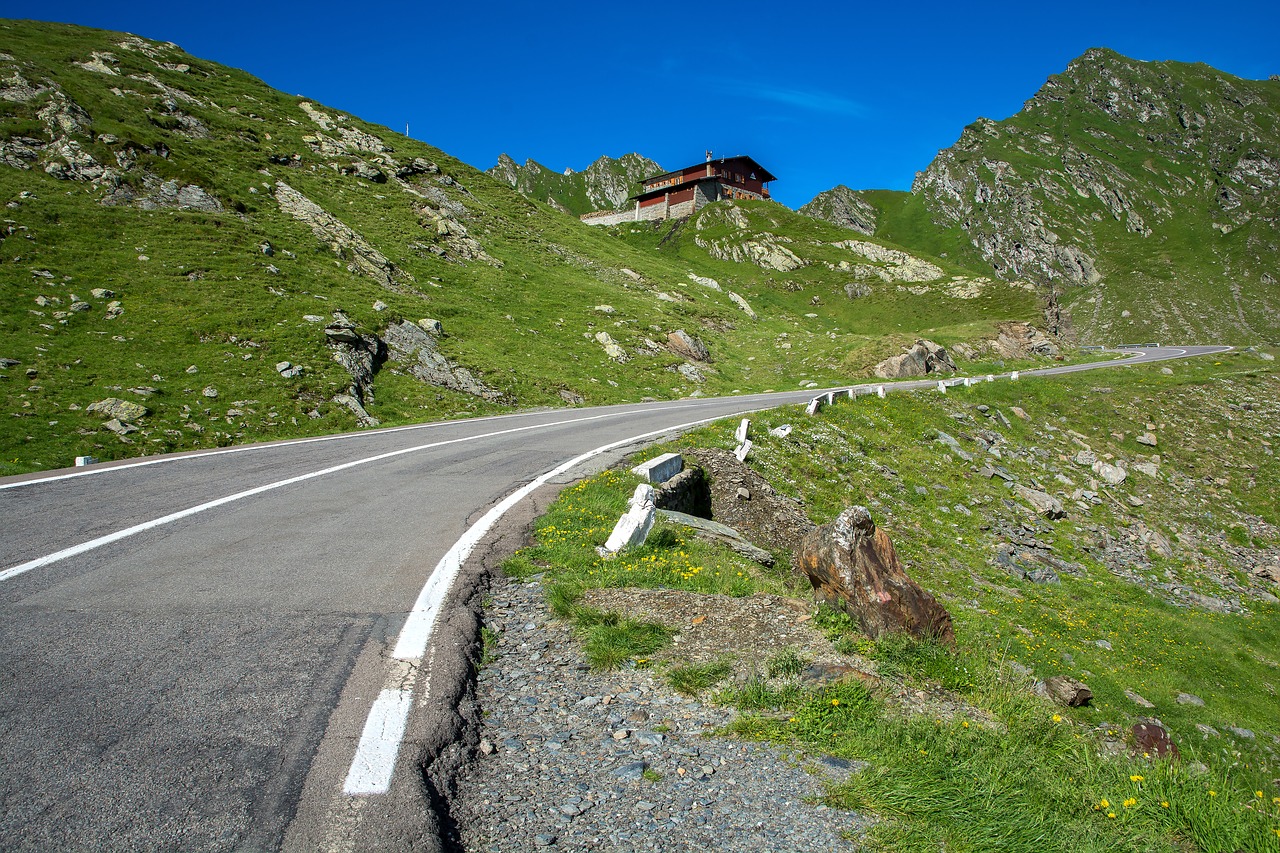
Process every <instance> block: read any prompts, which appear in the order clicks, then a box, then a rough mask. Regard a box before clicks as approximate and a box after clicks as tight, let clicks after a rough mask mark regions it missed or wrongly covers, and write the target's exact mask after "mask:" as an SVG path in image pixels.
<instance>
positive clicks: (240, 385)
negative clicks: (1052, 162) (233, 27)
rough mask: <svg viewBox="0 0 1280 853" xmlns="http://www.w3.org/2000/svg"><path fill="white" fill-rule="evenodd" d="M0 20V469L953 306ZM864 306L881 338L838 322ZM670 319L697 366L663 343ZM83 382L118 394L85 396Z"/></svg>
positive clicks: (519, 396)
mask: <svg viewBox="0 0 1280 853" xmlns="http://www.w3.org/2000/svg"><path fill="white" fill-rule="evenodd" d="M0 35H2V36H3V43H4V45H5V50H4V52H3V53H0V199H3V201H4V203H5V204H6V209H5V217H4V219H5V222H4V223H3V224H4V227H3V229H2V230H0V293H2V295H3V300H0V359H3V361H0V401H2V402H0V405H2V406H3V408H4V411H5V412H6V417H4V418H3V419H0V473H15V472H19V471H28V470H33V469H40V468H49V467H59V466H64V465H68V464H70V462H71V460H72V458H73V457H74V456H77V455H92V456H95V457H98V458H100V459H107V458H116V457H120V456H127V455H138V454H145V453H153V452H161V451H168V450H180V449H187V448H194V447H208V446H214V445H223V444H229V443H233V442H241V441H250V440H258V439H267V438H279V437H287V436H295V435H304V434H316V433H323V432H332V431H336V430H343V429H351V428H353V427H355V426H356V425H357V424H358V423H361V422H370V421H369V420H367V419H366V420H361V419H360V418H358V415H359V413H358V412H356V411H355V409H354V408H351V406H350V405H349V404H350V403H351V402H353V401H354V402H359V403H363V407H364V410H365V411H366V412H367V414H368V416H369V418H370V419H377V420H378V421H380V422H382V423H384V424H394V423H403V422H408V421H416V420H423V419H433V418H448V417H456V416H462V415H468V414H473V413H479V412H489V411H495V410H499V409H505V408H509V407H511V406H547V405H552V406H560V405H571V404H577V403H582V402H586V403H609V402H620V401H625V400H640V399H642V398H666V397H673V396H681V395H687V394H692V393H703V394H714V393H725V392H729V391H733V390H736V389H740V390H744V391H747V390H763V389H765V388H771V387H779V388H781V387H794V385H795V384H796V383H803V382H818V383H822V384H826V383H834V382H838V381H842V380H843V379H844V378H846V376H847V375H848V374H849V373H850V371H851V369H852V368H856V367H860V366H863V365H866V364H869V363H871V362H873V361H875V360H876V356H877V355H878V357H880V358H883V357H884V356H886V355H889V354H891V351H889V350H894V349H895V348H896V344H897V342H898V341H906V340H908V339H910V338H912V337H913V336H914V335H915V334H916V333H917V331H919V332H921V333H924V332H927V331H928V329H929V328H932V327H934V326H938V327H939V329H940V330H941V328H942V327H941V325H940V324H941V323H942V321H943V320H948V319H951V315H952V313H953V312H950V311H948V310H947V309H945V308H939V307H938V306H937V305H927V304H926V303H929V302H930V300H929V299H927V298H924V297H923V296H921V297H919V298H918V297H917V296H916V294H908V296H909V297H910V299H909V301H908V302H907V303H904V306H917V307H899V308H896V309H890V308H889V307H888V305H889V303H890V302H891V301H893V294H896V293H898V292H899V291H897V290H892V289H890V290H889V291H887V292H886V293H885V294H884V296H885V298H884V299H880V297H879V296H877V297H875V298H873V299H872V301H871V302H864V303H862V304H859V303H858V302H856V301H853V300H849V299H847V298H845V297H843V296H841V295H839V292H838V285H839V283H840V276H839V275H837V274H836V273H834V272H832V271H830V270H826V269H825V267H824V268H823V270H822V271H821V272H815V270H818V268H819V265H817V264H816V263H815V264H806V265H804V266H801V267H798V268H797V269H795V270H792V271H790V272H785V271H772V272H770V273H767V274H766V273H764V272H763V271H762V270H761V269H760V268H759V267H758V266H757V265H756V264H755V263H753V262H752V261H751V260H750V259H746V258H740V259H739V260H737V261H723V260H719V259H716V258H714V257H712V256H710V255H709V254H708V253H707V252H705V251H702V250H699V249H698V248H697V247H696V245H692V246H691V247H690V248H688V249H687V251H686V250H685V249H680V250H679V251H676V252H673V251H670V250H668V248H667V246H666V245H664V247H663V248H662V249H661V250H658V251H655V248H656V245H657V242H658V240H659V238H658V237H656V236H653V237H644V238H640V237H639V235H637V239H634V240H631V239H621V240H620V239H618V237H617V236H615V235H614V234H611V233H609V232H608V231H605V230H601V229H593V228H590V227H587V226H585V225H582V224H581V223H579V222H578V221H577V220H576V219H574V218H572V217H569V216H566V215H564V214H563V213H561V212H558V211H557V210H555V209H553V208H551V207H548V206H546V205H543V204H540V203H537V202H533V201H530V200H529V199H527V198H525V197H524V196H522V195H521V194H519V193H518V192H516V191H515V190H514V189H512V188H511V187H510V186H507V185H506V184H504V183H502V182H500V181H497V180H495V179H494V178H492V177H490V176H488V175H486V174H483V173H481V172H478V171H476V170H474V169H472V168H470V167H468V166H466V165H465V164H463V163H461V162H459V161H457V160H456V159H454V158H452V157H450V156H449V155H448V154H446V153H444V152H442V151H439V150H437V149H435V148H432V147H431V146H429V145H426V144H423V143H421V142H417V141H415V140H411V139H408V138H405V137H403V136H400V135H399V134H396V133H394V132H392V131H389V130H388V129H386V128H384V127H379V126H375V125H370V124H368V123H366V122H363V121H360V120H359V119H358V118H355V117H352V116H347V115H343V114H341V113H339V112H337V111H334V110H330V109H327V108H325V107H324V106H322V105H318V104H315V103H312V102H310V101H308V100H307V99H305V98H301V97H295V96H292V95H286V94H284V93H282V92H278V91H275V90H273V89H271V88H270V87H268V86H266V85H265V84H263V83H262V82H261V81H259V80H257V79H255V78H254V77H252V76H250V75H248V74H246V73H244V72H241V71H237V70H235V69H230V68H226V67H223V66H220V65H217V64H216V63H211V62H206V61H203V60H201V59H198V58H196V57H192V56H190V55H188V54H186V53H184V52H183V51H182V50H181V49H180V48H178V47H177V46H176V45H171V44H163V43H159V42H152V41H148V40H146V39H141V38H138V37H135V36H128V35H125V34H121V33H111V32H104V31H98V30H90V29H84V28H78V27H72V26H65V25H58V24H47V23H37V22H22V21H6V22H3V23H0ZM713 209H714V208H713ZM770 210H776V211H778V212H777V213H775V214H773V216H774V217H777V216H783V217H784V219H783V220H779V222H780V223H783V224H784V225H785V228H801V229H804V228H809V227H810V226H809V225H808V224H802V221H801V220H800V219H799V218H798V217H794V216H792V215H791V214H789V213H787V212H785V211H782V210H781V208H770ZM734 215H735V216H736V214H734ZM757 215H758V214H757V212H755V211H752V212H751V213H750V216H751V217H756V216H757ZM808 222H809V220H803V223H808ZM770 227H772V226H770ZM780 227H781V226H780ZM841 233H845V234H847V232H841ZM813 234H814V237H813V239H817V238H818V237H819V236H820V237H821V239H823V240H835V239H838V236H837V234H836V233H835V232H834V231H825V232H822V234H821V235H818V234H817V232H813ZM723 236H724V237H725V239H729V238H730V237H732V235H728V234H726V235H723ZM800 238H802V239H804V240H806V241H808V240H810V235H809V232H808V231H803V232H800V231H798V232H797V233H796V235H795V237H794V238H793V237H789V236H787V235H785V234H780V235H779V238H778V239H780V240H791V239H800ZM668 243H669V244H670V245H672V246H680V245H682V243H681V241H680V240H676V241H675V242H674V243H671V241H668ZM798 250H799V251H801V253H802V254H804V253H810V254H813V255H814V260H815V262H816V261H818V260H820V259H819V257H818V255H822V256H823V258H827V256H830V258H834V257H835V256H836V255H837V254H838V252H836V251H835V250H833V249H830V248H821V249H819V248H818V247H817V246H814V247H813V248H812V250H811V249H810V248H809V247H808V246H807V245H806V246H802V247H799V249H798ZM690 275H696V276H707V275H710V276H717V277H719V278H722V279H724V280H725V282H726V287H725V288H724V289H719V290H717V289H715V288H712V287H708V286H704V285H702V284H699V283H697V282H696V281H694V280H693V279H691V278H690ZM739 279H741V281H742V283H741V284H739V283H738V282H739ZM793 279H794V280H793ZM819 282H821V283H822V286H823V288H825V289H824V290H823V300H822V301H823V304H821V305H810V304H809V302H810V295H811V293H810V291H812V292H813V295H816V294H817V290H816V289H815V287H816V285H817V284H818V283H819ZM730 286H732V287H740V288H742V289H743V290H744V291H745V293H744V295H745V297H746V298H747V299H755V300H756V301H757V303H758V304H757V305H756V306H755V307H754V309H753V310H754V314H755V317H754V319H752V318H751V317H750V316H748V315H747V314H746V313H745V312H744V311H743V310H742V308H741V307H740V306H739V305H738V304H736V303H735V302H734V301H733V300H732V299H731V298H730V296H729V294H728V293H727V292H726V291H727V290H728V289H729V287H730ZM912 286H913V287H917V288H921V287H925V285H912ZM943 290H944V291H945V288H944V289H943ZM1011 294H1012V295H1011V296H1010V295H1002V296H999V297H993V298H992V300H990V301H989V304H986V303H984V304H986V307H987V310H985V311H984V310H982V309H981V307H980V306H979V305H978V302H980V301H981V300H978V301H974V300H967V301H961V302H957V303H956V304H957V305H961V307H962V309H963V311H962V312H961V313H962V314H964V316H967V317H969V318H970V319H971V320H972V321H974V323H975V325H974V326H973V327H972V331H973V333H974V334H975V335H978V334H983V333H985V332H983V331H982V330H983V329H985V330H986V332H989V331H990V329H991V328H993V327H994V322H995V321H996V320H999V319H1010V318H1015V319H1027V318H1030V317H1031V316H1032V315H1034V313H1035V311H1034V307H1033V302H1034V300H1033V299H1032V298H1031V296H1030V295H1029V294H1025V293H1024V292H1023V291H1017V292H1016V293H1015V292H1012V291H1011ZM941 298H943V299H944V300H945V299H947V297H946V295H945V293H943V294H942V295H941ZM881 309H883V310H895V311H897V312H898V313H897V315H896V316H897V319H896V320H895V324H894V334H893V335H889V336H886V335H883V334H881V330H880V329H879V328H877V324H876V323H872V322H870V321H868V320H867V319H866V317H867V316H868V311H871V310H876V311H879V310H881ZM970 309H972V310H970ZM808 314H814V315H816V316H814V317H808V316H806V315H808ZM917 315H918V316H917ZM344 318H345V319H344ZM424 320H429V321H437V322H438V323H439V324H440V325H439V326H436V325H435V323H434V322H426V323H419V321H424ZM402 322H407V323H411V324H416V325H417V328H419V329H426V330H428V340H427V341H426V344H425V345H424V349H423V350H422V351H421V352H419V353H418V354H417V355H416V356H415V355H414V353H413V352H410V353H408V354H407V356H405V357H401V356H400V354H399V353H397V352H396V351H394V350H392V349H390V348H389V347H388V345H387V344H388V342H390V341H392V339H393V337H394V336H393V334H392V333H393V332H394V331H395V330H396V329H397V328H401V329H403V328H404V327H403V326H401V323H402ZM947 325H948V329H947V333H948V334H951V335H953V336H962V335H963V334H964V328H963V326H964V324H959V323H955V322H954V320H953V319H952V322H950V323H948V324H947ZM326 327H330V328H328V330H327V331H326ZM678 330H684V331H685V332H686V333H687V334H688V335H689V336H691V337H693V338H697V339H699V340H700V341H702V342H703V343H704V344H705V346H706V347H707V348H708V349H709V359H710V360H709V361H705V362H704V361H697V360H691V359H690V358H689V357H688V355H687V354H682V353H680V352H679V351H678V350H677V349H675V348H673V347H672V346H670V345H669V343H668V338H667V336H668V334H670V333H672V332H675V331H678ZM940 334H942V332H941V331H940ZM414 335H415V336H417V337H418V339H419V340H420V339H421V332H414ZM944 337H945V334H944ZM788 339H791V340H794V342H795V345H794V348H786V347H782V346H781V343H782V342H786V341H788ZM343 341H346V343H343ZM880 344H883V345H884V346H886V347H888V348H889V350H887V351H884V352H880V353H873V350H874V349H875V347H876V346H877V345H880ZM614 347H620V349H615V348H614ZM423 353H430V357H428V356H427V355H424V354H423ZM851 353H857V354H856V355H855V356H852V357H851V356H850V354H851ZM415 358H417V359H418V361H417V362H415V361H414V359H415ZM338 359H341V361H342V363H339V361H338ZM427 362H430V364H428V363H427ZM424 365H426V367H425V368H424ZM348 368H351V369H352V370H354V371H355V372H354V373H353V372H351V370H349V369H348ZM361 370H363V373H364V375H360V373H361ZM419 376H422V377H425V378H417V377H419ZM442 376H443V377H444V378H441V377H442ZM459 377H463V378H465V379H468V380H470V381H463V379H459ZM108 398H113V399H120V400H125V401H128V402H132V403H137V404H140V405H142V406H144V407H145V408H146V409H147V412H146V413H145V414H144V415H141V416H139V415H137V414H136V410H135V412H134V413H129V414H126V415H125V416H122V417H119V418H117V419H115V420H112V419H111V415H110V414H109V413H103V412H90V411H88V408H89V407H90V406H91V405H92V404H94V403H98V402H100V401H102V400H104V399H108ZM344 399H345V400H347V402H346V403H344V402H343V400H344Z"/></svg>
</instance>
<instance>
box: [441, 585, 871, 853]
mask: <svg viewBox="0 0 1280 853" xmlns="http://www.w3.org/2000/svg"><path fill="white" fill-rule="evenodd" d="M543 593H544V591H543V587H542V585H541V584H540V583H539V582H538V581H536V580H534V581H530V582H523V581H519V580H514V579H507V578H503V577H495V578H494V580H493V585H492V588H491V591H490V597H489V598H490V600H489V603H488V605H487V607H486V609H485V613H484V624H485V626H486V627H487V628H488V629H489V630H491V631H493V632H495V633H496V635H497V636H498V638H499V639H498V642H497V645H496V649H494V650H493V651H491V657H492V658H493V659H492V660H490V661H488V662H486V663H485V664H484V665H483V667H482V668H481V670H480V673H479V676H478V679H477V684H476V700H477V701H478V702H479V704H480V707H481V708H482V711H483V715H484V721H483V725H482V729H481V732H480V744H479V750H478V752H477V756H476V759H475V760H474V761H473V762H472V763H471V764H470V765H468V766H466V767H465V768H463V770H462V772H461V774H460V775H459V777H458V779H457V787H456V795H455V796H454V798H453V800H452V807H451V816H452V819H453V820H454V822H455V825H456V827H457V829H458V833H459V837H460V841H461V844H462V848H463V849H464V850H467V851H486V853H487V851H511V850H530V849H535V848H542V849H548V848H549V849H561V850H598V851H620V852H621V851H641V850H663V851H679V850H685V851H695V850H711V849H732V850H742V851H776V853H784V851H786V853H804V851H815V853H816V851H824V852H825V851H834V850H854V849H857V839H858V838H859V837H860V835H861V833H862V832H863V830H864V829H865V828H866V827H867V825H868V820H867V818H866V817H865V816H862V815H859V814H856V813H851V812H846V811H841V810H837V809H832V808H828V807H827V806H825V805H822V804H821V803H820V802H819V801H818V800H819V798H820V797H821V795H822V792H823V788H824V784H825V783H826V782H827V781H828V780H830V781H838V780H840V779H843V778H845V777H846V776H847V775H848V774H849V773H850V772H853V771H854V769H855V768H854V767H853V766H852V765H851V764H850V763H848V762H844V761H841V760H839V759H834V758H823V757H806V756H802V755H799V754H795V753H793V752H791V751H788V750H785V749H780V748H778V747H775V746H771V745H766V744H757V743H751V742H747V741H742V740H738V739H735V738H731V737H720V736H715V735H714V734H713V733H714V732H715V731H716V730H717V729H718V728H719V727H722V726H724V725H725V724H726V723H728V722H729V721H730V720H731V719H732V718H733V717H734V715H735V712H734V711H733V710H732V709H727V708H722V707H719V706H715V705H709V704H706V703H704V702H702V701H699V700H698V699H694V698H689V697H686V696H682V695H680V694H679V693H677V692H675V691H674V690H673V689H671V688H670V687H669V686H668V685H667V684H666V683H665V682H663V681H661V680H660V678H659V677H656V674H655V671H654V670H651V669H641V668H629V669H622V670H618V671H614V672H607V673H600V672H592V671H590V669H589V668H588V666H587V664H586V662H585V660H584V659H583V656H582V652H581V649H580V647H579V645H578V644H577V642H575V641H574V639H573V638H572V635H571V633H570V631H569V628H568V626H566V625H564V624H561V623H560V622H558V621H557V620H555V619H554V618H553V617H552V616H551V614H550V613H549V611H548V609H547V606H546V602H545V599H544V594H543ZM495 652H496V653H495Z"/></svg>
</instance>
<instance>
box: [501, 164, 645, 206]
mask: <svg viewBox="0 0 1280 853" xmlns="http://www.w3.org/2000/svg"><path fill="white" fill-rule="evenodd" d="M489 174H490V175H492V176H493V177H495V178H497V179H498V180H500V181H502V182H503V183H506V184H510V185H511V186H512V187H514V188H515V189H516V190H517V191H518V192H520V193H521V194H522V195H525V196H528V197H529V198H531V199H534V200H535V201H540V202H544V203H547V204H550V205H551V206H553V207H555V208H557V209H559V210H561V211H563V212H565V213H571V214H573V215H574V216H581V215H582V214H584V213H592V212H594V211H598V210H621V209H623V208H626V207H628V206H629V204H630V197H631V196H632V195H634V194H635V193H636V192H637V191H638V190H639V184H640V181H642V180H643V179H645V178H650V177H653V176H654V175H660V174H662V167H661V166H659V165H658V164H657V163H655V162H654V161H652V160H650V159H649V158H647V157H642V156H640V155H639V154H624V155H623V156H621V157H618V158H613V157H600V158H599V159H597V160H596V161H595V162H594V163H592V164H591V165H590V166H588V167H587V168H586V169H585V170H583V171H581V172H575V171H573V170H572V169H565V170H564V171H563V172H556V171H553V170H551V169H548V168H547V167H546V166H543V165H542V164H540V163H537V162H535V161H533V160H525V163H524V165H523V166H521V165H519V164H518V163H516V161H515V160H513V159H511V158H510V157H509V156H507V155H506V154H501V155H499V157H498V162H497V165H495V166H494V167H493V168H491V169H490V170H489Z"/></svg>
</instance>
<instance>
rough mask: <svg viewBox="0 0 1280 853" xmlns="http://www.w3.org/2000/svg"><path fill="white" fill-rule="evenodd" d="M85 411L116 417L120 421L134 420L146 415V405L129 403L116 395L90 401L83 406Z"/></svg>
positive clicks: (106, 416)
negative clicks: (94, 401) (93, 401)
mask: <svg viewBox="0 0 1280 853" xmlns="http://www.w3.org/2000/svg"><path fill="white" fill-rule="evenodd" d="M85 411H87V412H93V413H94V414H95V415H102V416H103V417H104V418H107V419H111V418H117V419H119V420H122V421H136V420H139V419H141V418H144V417H146V415H147V407H146V406H143V405H140V404H138V403H130V402H129V401H128V400H121V399H119V398H116V397H108V398H107V399H105V400H99V401H98V402H96V403H90V404H89V405H88V406H86V407H85Z"/></svg>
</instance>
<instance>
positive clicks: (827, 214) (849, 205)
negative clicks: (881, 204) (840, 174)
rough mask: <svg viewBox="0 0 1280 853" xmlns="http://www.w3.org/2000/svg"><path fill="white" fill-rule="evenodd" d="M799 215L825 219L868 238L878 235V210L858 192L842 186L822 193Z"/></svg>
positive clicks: (799, 211)
mask: <svg viewBox="0 0 1280 853" xmlns="http://www.w3.org/2000/svg"><path fill="white" fill-rule="evenodd" d="M797 213H802V214H804V215H805V216H812V217H814V218H815V219H825V220H826V221H827V222H830V223H832V224H834V225H839V226H840V227H841V228H849V229H851V230H853V231H857V232H858V233H860V234H866V235H867V236H868V237H870V236H871V235H873V234H875V233H876V216H877V214H876V209H875V207H873V206H872V205H871V203H870V202H869V201H867V200H866V199H864V198H863V197H862V196H861V195H859V194H858V193H857V192H856V191H854V190H851V189H849V188H848V187H846V186H844V185H843V184H841V185H840V186H837V187H833V188H832V189H829V190H827V191H825V192H820V193H818V194H817V195H816V196H814V197H813V200H812V201H810V202H809V203H808V204H806V205H804V206H803V207H801V208H800V209H799V210H798V211H797Z"/></svg>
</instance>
